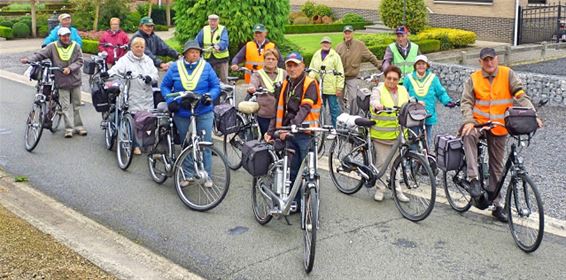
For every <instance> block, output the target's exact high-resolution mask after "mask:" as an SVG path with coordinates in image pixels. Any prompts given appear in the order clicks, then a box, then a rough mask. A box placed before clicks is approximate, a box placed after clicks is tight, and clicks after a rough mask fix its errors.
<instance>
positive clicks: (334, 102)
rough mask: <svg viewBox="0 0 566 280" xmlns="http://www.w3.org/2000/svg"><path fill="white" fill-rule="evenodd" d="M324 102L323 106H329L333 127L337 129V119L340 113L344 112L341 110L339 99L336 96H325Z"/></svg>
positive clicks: (323, 96)
mask: <svg viewBox="0 0 566 280" xmlns="http://www.w3.org/2000/svg"><path fill="white" fill-rule="evenodd" d="M322 101H323V102H324V104H323V106H324V107H326V104H328V108H329V111H330V117H331V119H332V126H333V127H336V119H337V118H338V116H339V115H340V112H341V111H342V110H341V109H340V104H338V97H336V95H331V94H323V95H322Z"/></svg>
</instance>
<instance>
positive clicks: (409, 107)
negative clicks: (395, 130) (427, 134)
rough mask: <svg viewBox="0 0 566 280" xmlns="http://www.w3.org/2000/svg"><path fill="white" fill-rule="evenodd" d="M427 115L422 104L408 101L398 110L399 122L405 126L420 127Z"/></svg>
mask: <svg viewBox="0 0 566 280" xmlns="http://www.w3.org/2000/svg"><path fill="white" fill-rule="evenodd" d="M426 117H427V113H426V109H425V107H424V105H423V104H421V103H418V102H413V101H409V102H408V103H407V104H405V105H403V107H401V110H400V111H399V124H400V125H401V126H403V127H406V128H412V127H421V126H422V125H423V123H424V120H425V119H426Z"/></svg>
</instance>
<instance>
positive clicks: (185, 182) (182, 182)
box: [179, 177, 195, 188]
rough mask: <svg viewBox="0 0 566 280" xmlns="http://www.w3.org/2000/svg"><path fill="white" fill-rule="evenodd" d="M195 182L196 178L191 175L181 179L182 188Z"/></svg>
mask: <svg viewBox="0 0 566 280" xmlns="http://www.w3.org/2000/svg"><path fill="white" fill-rule="evenodd" d="M194 182H195V179H194V178H193V177H189V178H187V179H186V180H181V181H180V182H179V185H180V186H181V188H186V187H188V186H190V185H192V184H193V183H194Z"/></svg>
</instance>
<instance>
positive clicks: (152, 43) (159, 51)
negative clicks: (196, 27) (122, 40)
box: [130, 17, 179, 71]
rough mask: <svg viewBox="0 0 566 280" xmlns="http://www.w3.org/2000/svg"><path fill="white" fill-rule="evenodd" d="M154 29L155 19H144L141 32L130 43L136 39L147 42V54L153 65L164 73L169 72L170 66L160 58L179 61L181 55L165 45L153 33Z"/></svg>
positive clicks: (140, 27) (141, 22) (141, 23)
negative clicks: (166, 57) (167, 57)
mask: <svg viewBox="0 0 566 280" xmlns="http://www.w3.org/2000/svg"><path fill="white" fill-rule="evenodd" d="M154 27H155V24H154V23H153V19H151V18H150V17H143V18H142V19H141V20H140V26H139V30H138V31H137V32H136V33H134V36H132V39H131V40H130V41H133V40H134V38H136V37H141V38H143V39H144V40H145V54H146V55H147V56H149V57H150V58H151V60H153V65H155V67H157V68H160V69H161V70H163V71H167V69H169V64H168V63H163V61H162V60H161V59H160V58H159V57H158V56H159V55H161V56H169V57H171V58H173V59H177V58H178V57H179V53H178V52H177V51H176V50H174V49H172V48H170V47H169V46H168V45H167V44H165V42H164V41H163V40H162V39H161V38H159V36H157V35H156V34H155V33H154V32H153V28H154Z"/></svg>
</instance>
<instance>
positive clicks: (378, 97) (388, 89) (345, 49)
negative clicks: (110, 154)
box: [21, 14, 542, 222]
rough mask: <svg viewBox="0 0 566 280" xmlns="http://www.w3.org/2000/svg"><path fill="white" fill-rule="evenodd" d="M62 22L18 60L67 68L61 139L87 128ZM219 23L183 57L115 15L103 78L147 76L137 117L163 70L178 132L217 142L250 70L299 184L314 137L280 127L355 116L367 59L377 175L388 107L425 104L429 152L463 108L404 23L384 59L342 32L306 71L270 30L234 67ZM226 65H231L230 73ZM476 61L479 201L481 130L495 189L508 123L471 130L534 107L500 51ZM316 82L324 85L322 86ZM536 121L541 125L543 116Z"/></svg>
mask: <svg viewBox="0 0 566 280" xmlns="http://www.w3.org/2000/svg"><path fill="white" fill-rule="evenodd" d="M59 20H60V25H59V26H57V27H55V28H54V29H53V31H52V32H51V33H50V35H49V37H48V38H46V40H45V42H44V43H45V45H46V46H45V48H43V49H42V50H40V51H38V52H37V53H36V54H34V55H33V56H30V57H29V58H22V59H21V61H22V63H27V62H33V61H40V60H43V59H50V60H51V61H52V63H53V65H55V66H58V67H61V68H62V69H63V70H62V71H61V72H57V73H56V74H55V81H56V84H57V86H58V88H59V93H60V102H61V106H62V110H63V115H64V122H65V133H64V136H65V137H72V136H73V134H79V135H86V134H87V131H86V129H85V128H84V126H83V124H82V121H81V116H80V113H79V108H80V86H81V67H82V65H83V56H82V52H81V49H80V44H81V41H80V37H78V34H77V33H76V29H74V28H73V27H71V26H70V24H71V17H70V15H68V14H63V15H61V16H59ZM219 22H220V18H219V16H217V15H214V14H212V15H210V16H208V23H209V24H208V25H206V26H205V27H204V28H202V30H201V31H200V32H199V33H198V34H197V35H196V37H195V39H194V40H188V41H187V42H186V43H185V44H184V46H183V49H182V53H180V54H179V53H177V51H175V50H173V49H172V48H170V47H169V46H167V45H166V44H165V43H164V41H163V40H162V39H161V38H159V37H158V36H157V35H156V34H155V33H154V32H153V30H154V23H153V20H152V19H151V18H150V17H144V18H142V19H141V21H140V24H139V30H138V31H137V32H136V33H135V34H134V36H133V37H132V38H131V40H128V38H127V36H125V35H126V34H125V33H124V32H123V31H122V30H120V28H119V23H120V20H119V19H117V18H113V19H112V20H111V21H110V25H111V28H110V29H109V30H108V31H106V33H105V34H104V36H103V37H102V39H101V44H100V47H99V48H100V51H106V52H107V53H108V54H111V55H108V57H107V62H108V64H109V65H113V66H112V67H111V68H110V70H109V71H108V73H104V74H103V75H104V77H105V78H108V77H109V76H112V75H114V74H120V75H125V73H126V72H131V74H132V76H141V77H143V79H136V80H132V83H133V84H132V86H131V89H130V108H129V110H130V111H131V112H132V113H133V114H134V115H135V114H137V113H141V112H146V111H149V110H151V109H153V108H154V107H155V103H154V96H153V89H152V84H155V83H157V82H158V80H159V75H158V69H160V70H162V71H166V73H165V76H164V77H163V78H162V79H161V82H160V83H159V87H160V89H161V97H162V99H163V101H164V102H166V103H167V109H168V111H169V112H171V113H172V114H173V121H174V124H175V127H176V129H177V131H178V133H179V135H180V136H181V137H184V135H186V134H187V131H188V129H189V118H190V117H191V111H192V112H194V117H195V119H196V126H197V131H199V132H202V131H204V134H203V139H204V140H205V141H209V142H212V141H213V138H212V137H213V125H214V117H215V116H214V112H213V108H214V106H215V101H217V100H218V99H219V97H220V95H221V84H222V83H228V79H229V76H228V74H229V73H228V71H229V69H231V70H233V71H237V70H239V69H240V66H239V65H241V64H244V67H246V68H247V69H248V70H249V71H247V72H246V73H245V77H244V79H245V82H246V83H247V84H248V86H247V88H246V95H249V96H253V95H254V93H256V91H258V89H260V88H261V89H262V92H265V91H266V92H267V93H266V94H265V93H264V94H261V95H258V96H257V99H256V101H257V103H258V104H259V110H258V112H257V114H256V121H257V124H258V126H259V128H260V131H261V135H262V139H263V140H264V141H266V142H273V140H274V139H275V138H277V139H279V140H281V141H288V142H289V143H287V144H288V145H287V147H288V148H290V149H292V150H294V154H293V156H292V158H291V163H290V180H291V182H293V181H294V180H296V178H297V176H298V174H299V172H300V170H299V168H300V166H301V162H302V161H303V159H304V158H305V156H306V155H307V153H308V150H309V147H310V142H311V139H312V138H313V134H310V133H307V132H305V133H295V135H293V137H289V132H288V131H278V129H279V128H282V127H289V126H293V125H294V126H297V127H320V126H321V125H322V124H321V123H320V122H319V120H320V115H321V111H322V108H323V107H328V110H329V112H330V116H331V122H330V124H331V125H332V126H333V127H336V126H337V118H338V116H339V115H340V114H341V113H348V114H351V115H356V114H358V113H359V111H358V110H357V106H358V104H356V97H357V92H358V91H359V88H360V87H362V85H361V81H360V79H359V78H358V77H359V73H360V65H361V63H363V62H371V63H372V64H373V65H374V66H375V67H376V68H378V69H382V70H383V82H380V83H379V84H378V85H377V86H375V87H373V89H372V90H371V98H370V112H369V114H367V115H364V117H369V119H371V120H372V121H374V124H373V126H371V128H370V134H371V138H372V141H373V146H374V149H375V151H376V159H375V161H376V162H375V164H376V166H377V167H378V168H379V169H382V168H387V166H381V165H383V163H384V155H387V154H389V153H390V151H391V149H392V147H393V144H394V142H395V140H396V139H397V138H398V137H399V133H401V132H400V131H399V130H398V129H397V127H398V126H399V120H398V118H397V115H396V113H395V112H391V111H386V110H384V109H386V108H394V107H402V106H403V105H405V104H407V103H408V102H411V100H414V101H416V102H418V103H420V104H422V105H424V107H425V108H426V112H427V114H428V118H427V119H426V120H425V125H424V130H426V135H427V138H426V141H427V143H428V145H429V147H432V146H433V140H432V139H433V137H432V135H433V131H432V128H433V126H434V125H436V124H437V123H439V122H440V123H441V122H442V120H438V117H437V113H436V106H437V103H438V102H439V103H441V104H442V105H444V106H446V107H450V108H452V107H455V106H457V102H455V101H454V100H452V99H451V98H450V96H449V95H448V94H447V91H446V89H445V88H444V87H443V86H442V84H441V82H440V79H439V78H438V77H437V76H436V75H435V74H434V73H433V72H432V71H431V70H430V64H431V62H430V61H429V60H428V59H427V57H426V56H424V55H421V54H420V51H419V47H418V45H417V44H415V43H413V42H411V41H410V40H409V39H408V35H409V30H408V29H407V27H405V26H400V27H398V28H397V29H396V30H395V34H396V38H397V39H396V41H395V42H394V43H391V45H389V46H388V47H387V50H386V52H385V56H384V58H383V60H382V61H380V60H379V59H378V58H377V57H375V55H374V54H372V53H371V52H370V51H369V49H368V48H367V47H366V46H365V44H364V43H363V42H361V41H359V40H356V39H354V29H353V28H352V26H345V27H344V29H343V35H344V40H343V41H342V42H340V44H338V45H337V46H336V48H333V47H332V40H331V39H330V38H329V37H324V38H322V39H321V40H320V44H321V48H320V50H318V51H317V52H316V53H315V54H314V56H313V58H312V60H311V62H310V65H309V67H308V68H309V69H312V70H314V71H307V70H308V69H307V65H305V61H304V59H303V57H302V55H301V54H300V53H299V52H291V53H289V54H287V55H286V56H283V55H282V54H281V52H280V51H279V50H278V48H277V46H276V44H275V43H274V42H272V41H270V40H269V39H267V34H268V31H267V28H266V27H265V26H264V25H263V24H256V25H255V26H254V27H253V34H254V36H253V40H251V41H249V42H247V43H246V44H245V45H244V46H243V47H242V48H241V49H240V51H239V52H238V53H237V54H235V55H233V58H232V60H231V62H230V61H229V57H230V54H229V52H228V47H229V39H228V32H229V30H228V29H227V28H226V27H225V26H223V25H220V24H219ZM77 37H78V38H77ZM122 45H128V46H129V50H125V49H119V51H117V52H115V50H116V49H117V47H119V46H122ZM159 56H169V57H172V58H174V59H176V61H174V62H172V63H165V62H163V61H162V60H161V59H160V58H159ZM228 63H231V66H230V67H228ZM479 64H480V66H481V69H479V70H477V71H476V72H474V73H473V74H472V75H471V76H470V78H469V80H468V81H467V82H466V84H465V85H464V92H463V94H462V97H461V111H462V114H463V117H464V123H463V126H462V128H461V131H460V134H461V135H462V139H463V143H464V152H465V159H466V166H467V173H466V174H467V177H468V178H467V179H468V180H469V181H470V182H471V191H470V193H471V195H472V197H479V196H480V195H481V194H482V190H481V187H480V185H479V183H478V170H477V161H478V159H477V144H478V141H479V138H480V136H481V134H485V135H486V136H487V145H488V151H489V174H490V176H489V180H490V181H489V184H488V186H489V187H488V189H487V191H488V192H489V191H494V190H495V187H496V183H497V182H498V180H499V179H500V178H501V176H502V174H501V173H502V170H503V164H504V161H503V159H504V152H505V144H506V140H507V137H506V136H507V130H506V129H505V127H495V128H493V129H491V130H488V131H480V130H479V129H476V127H475V126H474V125H477V124H481V123H485V122H488V121H493V122H500V123H504V120H503V118H504V114H505V111H506V109H508V108H509V107H511V106H513V102H517V103H519V104H520V105H521V106H525V107H530V108H533V105H532V104H531V102H530V101H529V98H528V96H527V94H526V93H525V88H524V85H523V83H522V82H521V81H520V80H519V79H518V77H517V75H516V74H514V72H513V70H511V69H510V68H508V67H505V66H500V65H498V57H497V54H496V52H495V50H494V49H492V48H484V49H482V50H481V53H480V56H479ZM328 73H332V74H328ZM321 75H322V77H321ZM319 81H322V84H320V83H319ZM184 91H191V92H193V93H195V94H196V95H198V96H200V97H201V99H200V101H199V102H198V105H197V106H196V108H193V109H194V110H190V106H191V104H194V103H193V101H189V100H187V99H183V98H174V97H172V95H171V94H172V93H176V92H184ZM243 97H244V96H241V98H243ZM538 122H539V123H538V124H539V126H542V122H541V121H540V119H538ZM276 132H277V133H276ZM331 136H332V135H331ZM331 136H329V137H331ZM134 142H135V141H134ZM134 145H135V147H136V148H135V150H134V153H135V154H141V153H142V149H140V148H141V147H140V145H139V143H138V144H136V143H134ZM211 161H212V159H211V155H210V154H205V156H204V165H205V166H206V169H207V170H210V169H211V168H212V167H211ZM397 171H399V170H397ZM210 172H211V171H210ZM396 178H401V176H396ZM180 184H181V186H190V185H191V184H193V180H192V179H191V176H188V177H187V179H185V180H183V181H182V182H180ZM392 185H393V186H394V187H395V189H398V190H399V189H400V188H402V186H401V184H400V183H399V182H392ZM211 186H212V182H210V181H206V182H204V187H211ZM375 187H376V192H375V195H374V199H375V200H376V201H382V200H383V198H384V191H385V190H386V187H387V186H386V185H385V184H384V183H383V182H381V181H378V182H377V183H376V186H375ZM398 199H399V201H400V202H408V201H409V198H408V197H406V196H404V195H402V193H401V195H399V196H398ZM295 201H296V203H297V204H299V205H298V207H297V208H296V209H297V211H300V209H301V206H300V197H299V194H297V196H296V197H295ZM494 203H495V206H496V207H495V209H494V210H493V212H492V214H493V216H494V217H495V218H497V220H499V221H501V222H507V217H506V214H505V213H504V211H503V210H502V209H503V205H502V204H501V203H502V199H501V197H498V199H496V200H495V202H494Z"/></svg>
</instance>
